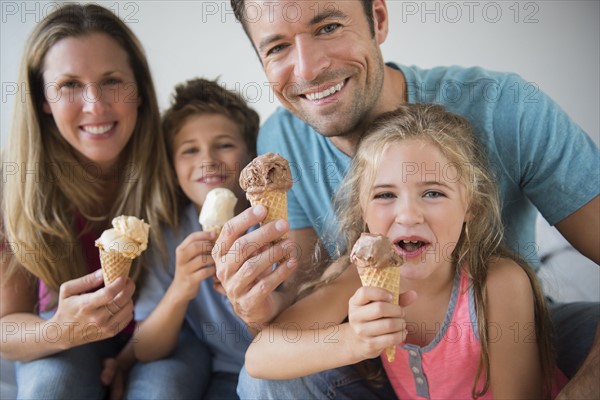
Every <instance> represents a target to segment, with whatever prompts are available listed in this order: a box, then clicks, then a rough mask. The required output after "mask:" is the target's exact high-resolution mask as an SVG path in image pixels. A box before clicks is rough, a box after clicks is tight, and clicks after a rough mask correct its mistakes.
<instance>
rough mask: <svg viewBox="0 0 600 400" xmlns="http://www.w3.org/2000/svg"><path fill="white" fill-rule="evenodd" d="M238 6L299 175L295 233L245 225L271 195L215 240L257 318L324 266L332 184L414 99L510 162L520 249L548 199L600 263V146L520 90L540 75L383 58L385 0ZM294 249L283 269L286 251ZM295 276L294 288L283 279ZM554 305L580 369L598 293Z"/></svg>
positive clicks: (272, 145) (578, 244)
mask: <svg viewBox="0 0 600 400" xmlns="http://www.w3.org/2000/svg"><path fill="white" fill-rule="evenodd" d="M232 6H233V8H234V11H235V12H236V17H237V18H238V19H239V20H240V21H241V22H242V25H243V27H244V30H245V31H246V33H247V35H248V37H249V38H250V40H251V42H252V44H253V46H254V48H255V50H256V52H257V54H258V56H259V58H260V60H261V62H262V65H263V69H264V71H265V74H266V76H267V78H268V80H269V82H271V83H272V87H273V90H274V92H275V94H276V95H277V97H278V99H279V101H280V102H281V103H282V105H283V106H284V107H285V109H279V110H278V111H276V112H275V113H274V115H273V116H271V118H270V119H269V120H268V121H267V122H266V123H265V124H264V126H263V127H262V129H261V134H260V137H259V143H258V152H259V153H265V152H268V151H273V152H278V153H280V154H281V155H282V156H284V157H285V158H287V159H288V160H289V161H290V164H291V166H292V172H293V176H294V186H293V187H292V189H291V191H290V193H289V200H288V201H289V205H288V210H289V221H290V222H289V224H290V227H289V228H290V229H291V230H290V233H289V237H290V240H289V241H283V242H279V243H278V244H276V245H274V246H272V245H270V243H271V242H272V241H273V240H275V239H278V238H280V237H281V236H282V235H283V234H284V233H286V232H287V231H288V225H287V224H286V223H285V222H284V221H278V222H276V223H271V224H268V225H265V226H264V227H262V228H260V229H258V230H256V231H254V232H252V233H250V234H247V235H244V234H243V233H244V232H246V230H247V229H248V228H249V227H250V226H252V225H253V224H256V223H258V222H259V221H261V220H262V219H263V218H264V214H265V210H264V208H260V207H258V208H252V209H250V210H248V211H247V212H245V213H243V214H241V215H240V216H238V217H237V218H235V219H233V220H231V221H230V223H229V224H228V226H227V228H226V229H225V230H224V232H223V233H222V234H221V236H220V238H219V240H218V241H217V246H215V249H214V251H213V256H214V258H215V260H216V264H217V274H218V276H219V278H220V279H221V281H222V282H223V284H224V287H225V288H226V290H227V293H228V297H229V298H230V300H231V302H232V304H234V307H235V310H236V312H237V313H238V314H239V315H240V317H241V318H242V319H244V321H245V322H246V323H247V324H249V326H251V327H252V328H255V329H260V328H261V325H262V324H264V323H266V322H268V321H270V320H272V319H273V318H274V317H275V316H277V315H278V314H279V312H281V311H282V310H283V309H284V308H285V307H286V306H287V305H289V304H290V302H291V301H292V299H293V296H294V294H295V292H296V289H297V287H299V285H300V284H301V283H302V282H303V281H304V280H306V279H309V278H310V277H311V272H310V271H316V272H317V273H318V272H319V269H318V268H317V269H315V268H311V267H310V260H311V255H312V254H313V250H312V249H313V248H314V246H315V243H316V242H317V240H319V242H320V243H324V244H325V248H326V250H328V251H329V253H330V254H332V255H333V253H334V251H333V248H334V247H335V244H336V237H335V234H334V235H333V236H332V235H331V232H332V231H331V230H330V229H329V228H331V227H332V226H333V227H335V220H334V219H332V216H333V208H332V205H331V198H332V195H333V193H334V192H335V190H336V189H337V187H338V185H339V183H340V181H341V178H342V177H343V175H344V173H345V171H346V168H347V167H348V165H349V163H350V158H351V157H352V155H353V154H354V151H355V149H356V145H357V143H358V141H359V139H360V137H361V135H362V134H363V132H364V131H365V129H366V127H368V126H369V124H370V123H371V122H372V121H373V119H374V118H375V117H376V116H378V115H380V114H382V113H383V112H386V111H391V110H393V109H395V108H396V107H397V106H398V105H399V104H401V103H404V102H409V103H416V102H435V103H440V104H442V105H444V106H446V107H447V108H448V109H449V110H450V111H452V112H454V113H457V114H461V115H463V116H465V117H467V118H468V119H469V120H470V121H471V123H472V125H473V128H474V131H475V132H476V134H477V135H479V137H480V140H481V142H482V143H483V144H484V145H485V146H486V148H487V151H488V153H489V158H490V162H491V164H492V166H493V167H494V169H495V171H496V173H497V174H498V180H499V184H500V188H501V197H502V200H503V204H504V208H503V215H502V216H503V221H504V223H505V225H506V230H507V237H508V238H515V240H514V242H511V243H508V245H509V246H511V247H512V248H513V250H515V251H516V252H517V253H519V254H520V255H521V256H524V257H526V258H527V261H530V262H531V263H533V264H534V265H535V263H536V260H535V257H533V258H532V256H533V255H530V254H528V253H527V249H528V248H531V245H532V244H533V243H535V236H534V229H535V223H534V221H535V215H536V209H537V210H539V211H540V212H541V213H542V214H543V215H544V217H545V218H546V219H547V220H548V221H549V222H550V223H551V224H554V225H555V226H556V227H557V228H558V230H559V231H560V232H561V233H562V235H563V236H564V237H565V238H567V240H569V241H570V242H571V244H573V245H574V246H575V248H577V249H578V250H579V251H580V252H581V253H582V254H584V255H585V256H587V257H588V258H590V259H592V260H593V261H595V262H596V263H597V264H599V263H600V249H599V248H598V243H599V241H600V237H599V235H600V198H599V196H598V180H599V179H600V178H599V176H598V169H599V168H598V157H599V155H598V149H597V147H596V146H595V145H594V144H593V143H592V142H591V140H590V139H589V137H587V135H586V134H585V133H584V132H583V131H581V129H580V128H578V127H577V126H576V125H575V124H574V123H573V122H572V121H571V120H570V119H569V117H568V116H566V115H565V114H564V112H562V111H561V110H560V108H559V107H558V106H557V105H556V104H555V103H554V102H552V100H550V99H549V98H548V97H546V96H545V95H543V94H542V93H539V95H538V96H536V99H535V100H536V101H535V102H534V103H526V102H525V101H524V99H516V100H515V98H514V93H513V92H510V89H509V88H510V87H513V88H514V87H520V88H524V86H525V85H526V84H527V83H526V82H524V81H523V80H521V79H520V78H519V77H518V76H515V75H512V74H498V73H493V72H489V71H485V70H482V69H478V68H472V69H462V68H434V69H432V70H420V69H418V68H409V67H404V66H400V65H395V64H387V65H386V64H384V61H383V57H382V54H381V51H380V45H381V44H382V43H383V42H384V40H385V39H386V37H387V32H388V14H387V8H386V4H385V1H384V0H373V1H367V0H364V1H359V0H355V1H339V2H335V1H322V2H320V1H302V2H295V1H278V2H269V1H252V2H248V4H245V2H244V0H232ZM292 8H293V10H292ZM290 10H292V11H294V13H293V14H292V13H291V11H290ZM292 15H293V17H294V18H292V17H291V16H292ZM512 85H518V86H512ZM582 171H586V172H585V173H581V172H582ZM405 172H407V171H405ZM399 173H401V171H399ZM333 232H335V230H333ZM292 244H293V245H292ZM245 248H251V249H254V250H255V249H257V248H260V250H259V251H258V252H256V251H253V252H245V251H244V249H245ZM289 254H291V255H292V257H290V258H289V259H288V260H287V261H285V262H283V263H282V264H281V265H280V266H279V267H278V268H276V269H275V270H273V271H272V272H271V265H272V263H273V261H278V260H280V259H282V258H283V257H284V256H286V255H289ZM284 281H285V286H284V287H285V288H286V289H287V290H283V291H276V290H275V289H276V288H277V287H278V286H279V285H280V284H281V283H282V282H284ZM569 316H570V317H574V318H572V319H568V317H569ZM553 318H554V320H555V323H556V324H557V329H556V331H557V335H558V336H560V338H559V347H558V350H559V352H558V353H559V366H560V367H561V368H562V369H563V370H564V371H566V372H567V373H568V374H569V375H574V373H575V372H576V371H577V368H578V367H579V365H580V364H581V361H582V360H583V359H584V358H585V355H586V354H588V352H589V351H590V350H589V349H590V346H591V345H592V341H593V338H594V335H595V331H596V327H597V323H598V304H592V305H569V306H568V307H555V308H554V309H553ZM567 339H570V340H571V341H570V342H565V340H567ZM594 346H595V347H594V350H593V351H591V352H590V357H588V359H587V360H586V362H585V364H584V365H583V366H582V367H581V368H580V369H579V371H578V372H577V374H576V375H575V376H574V377H573V378H572V380H571V383H570V384H569V385H568V386H567V387H566V388H565V389H564V390H563V392H562V393H561V395H562V396H564V397H565V398H569V397H570V398H572V397H581V396H588V397H597V396H598V395H599V393H598V391H599V389H598V385H597V383H596V381H597V379H598V374H599V372H598V371H599V369H600V360H599V359H598V358H599V357H598V351H599V350H598V349H599V348H600V343H598V341H596V343H595V345H594ZM578 347H579V349H578ZM569 357H573V359H569ZM594 374H595V375H594ZM290 387H291V386H290ZM303 388H304V389H306V386H303ZM294 389H295V390H303V389H302V388H300V389H299V388H298V387H295V386H294ZM277 390H279V389H277ZM306 390H308V389H306ZM590 390H592V391H591V392H590ZM594 390H595V392H594ZM273 393H277V394H279V395H282V393H283V392H281V391H275V392H273ZM289 393H290V395H292V393H294V392H289ZM295 393H296V396H301V395H302V393H305V394H306V395H308V394H307V393H309V392H308V391H307V392H302V393H300V394H298V392H295Z"/></svg>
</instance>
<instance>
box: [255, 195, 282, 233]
mask: <svg viewBox="0 0 600 400" xmlns="http://www.w3.org/2000/svg"><path fill="white" fill-rule="evenodd" d="M247 197H248V200H249V201H250V204H251V205H252V206H257V205H259V204H262V205H263V206H265V207H266V208H267V216H266V217H265V219H264V221H263V222H262V223H261V225H265V224H268V223H269V222H271V221H275V220H277V219H284V220H286V221H287V219H288V213H287V192H283V191H278V190H272V191H269V190H266V191H264V192H262V193H260V194H250V193H248V194H247ZM286 237H287V235H285V236H283V238H282V239H285V238H286Z"/></svg>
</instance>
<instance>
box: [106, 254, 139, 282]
mask: <svg viewBox="0 0 600 400" xmlns="http://www.w3.org/2000/svg"><path fill="white" fill-rule="evenodd" d="M132 261H133V259H131V258H129V257H125V256H124V255H123V254H121V253H119V252H118V251H115V250H109V251H104V250H100V264H101V265H102V275H103V276H104V284H105V285H109V284H110V283H112V282H113V281H115V280H116V279H117V278H118V277H119V276H122V277H124V278H127V277H128V276H129V270H130V269H131V263H132Z"/></svg>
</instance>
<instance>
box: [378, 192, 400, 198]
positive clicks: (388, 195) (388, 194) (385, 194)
mask: <svg viewBox="0 0 600 400" xmlns="http://www.w3.org/2000/svg"><path fill="white" fill-rule="evenodd" d="M395 197H396V195H395V194H394V193H392V192H381V193H375V195H374V196H373V198H374V199H393V198H395Z"/></svg>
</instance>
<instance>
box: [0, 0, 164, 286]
mask: <svg viewBox="0 0 600 400" xmlns="http://www.w3.org/2000/svg"><path fill="white" fill-rule="evenodd" d="M93 33H101V34H104V35H107V36H110V37H111V38H112V39H114V40H115V41H116V42H117V43H118V44H119V46H121V47H122V48H123V49H124V50H125V52H126V53H127V55H128V58H129V63H130V66H131V69H132V71H133V73H134V76H135V82H136V85H137V90H138V96H139V97H140V99H141V102H140V106H139V109H138V117H137V121H136V125H135V128H134V131H133V134H132V136H131V138H130V140H129V142H128V143H127V145H126V147H125V148H124V149H123V151H122V152H121V154H120V157H119V161H118V168H117V172H116V173H115V178H117V181H118V194H117V198H116V201H115V202H114V204H112V206H111V208H110V211H108V212H107V213H106V211H104V212H102V211H100V210H106V206H104V207H103V204H102V200H101V197H102V196H100V195H99V194H101V193H103V189H104V188H103V185H102V182H101V181H100V179H99V176H98V171H97V169H96V168H95V167H94V166H93V165H92V164H89V165H84V164H82V163H81V162H80V161H78V159H77V158H76V157H75V155H74V150H73V148H72V147H71V146H70V145H69V144H68V143H67V142H66V140H65V139H64V138H63V137H62V136H61V134H60V132H59V131H58V128H57V127H56V124H55V123H54V120H53V118H52V115H48V114H46V113H44V111H43V108H42V107H43V104H44V101H45V98H44V80H43V77H42V74H43V72H44V59H45V56H46V54H47V53H48V51H49V50H50V49H51V48H52V46H54V45H55V44H56V43H57V42H59V41H60V40H62V39H65V38H69V37H75V38H81V37H86V36H88V35H90V34H93ZM23 54H24V56H23V59H22V62H21V69H20V76H19V83H20V85H19V87H20V88H22V91H23V95H22V98H21V99H20V101H17V102H16V103H15V111H14V115H13V121H12V127H11V131H10V135H9V140H8V146H7V148H5V149H4V152H3V155H2V169H3V171H2V176H3V181H4V182H3V184H2V221H1V226H0V228H1V229H0V233H1V234H2V237H0V239H1V240H2V246H3V254H7V255H8V257H5V256H4V255H3V260H2V262H3V263H4V262H9V269H8V274H7V275H6V276H5V277H4V278H5V279H4V282H6V281H7V280H8V278H9V277H10V276H11V275H12V274H13V273H14V272H15V271H16V270H19V269H20V268H21V266H22V267H24V268H25V269H26V270H27V271H29V272H30V273H31V275H33V276H34V277H36V278H39V279H40V280H41V281H43V282H44V283H45V284H46V285H47V286H48V288H50V289H51V290H53V291H55V292H56V291H58V289H59V286H60V285H61V284H62V283H63V282H65V281H67V280H70V279H74V278H77V277H80V276H82V275H84V274H86V273H88V267H87V266H86V264H85V261H84V260H85V258H84V254H83V252H82V248H81V245H80V243H79V238H78V233H77V232H76V231H75V227H74V219H75V216H76V215H81V216H82V217H84V218H85V219H86V220H87V221H88V226H87V229H94V228H95V229H101V228H102V229H103V228H106V227H107V223H109V222H110V220H111V219H112V218H113V217H115V216H117V215H120V214H126V215H134V216H137V217H139V218H143V219H144V220H145V221H146V222H148V223H149V224H150V225H151V226H152V229H151V239H150V240H151V241H154V242H155V243H157V244H158V246H159V248H160V249H161V250H163V251H164V244H163V242H162V236H161V233H160V231H161V229H160V223H161V222H164V223H166V224H169V225H173V224H174V223H175V221H174V217H175V211H174V207H175V201H174V193H175V190H174V185H173V181H172V179H171V178H170V175H169V174H167V173H166V171H167V170H168V169H169V168H170V167H169V164H168V161H167V156H166V151H165V149H164V146H163V145H162V141H161V136H160V114H159V108H158V104H157V101H156V94H155V91H154V85H153V82H152V77H151V74H150V68H149V66H148V63H147V61H146V56H145V54H144V51H143V49H142V46H141V44H140V42H139V41H138V39H137V38H136V37H135V35H134V34H133V32H132V31H131V30H130V29H129V28H128V27H127V26H126V25H125V24H124V23H123V22H122V21H121V20H120V19H119V18H118V17H116V16H115V15H114V14H113V13H112V12H111V11H109V10H107V9H105V8H103V7H100V6H97V5H93V4H88V5H78V4H65V5H61V7H60V9H58V10H57V11H55V12H53V13H52V14H50V15H48V16H47V17H46V18H45V19H44V20H43V21H41V22H40V23H39V24H38V25H37V26H36V27H35V29H34V31H33V32H32V34H31V35H30V37H29V40H28V42H27V44H26V46H25V50H24V53H23ZM7 258H8V261H7ZM4 282H3V284H4Z"/></svg>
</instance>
